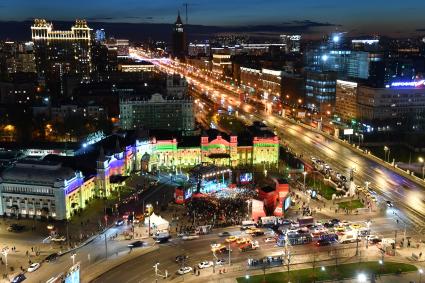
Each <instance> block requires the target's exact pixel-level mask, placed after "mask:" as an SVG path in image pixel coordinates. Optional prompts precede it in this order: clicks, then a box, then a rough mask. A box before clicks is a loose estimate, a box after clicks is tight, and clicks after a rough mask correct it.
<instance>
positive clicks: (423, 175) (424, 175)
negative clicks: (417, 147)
mask: <svg viewBox="0 0 425 283" xmlns="http://www.w3.org/2000/svg"><path fill="white" fill-rule="evenodd" d="M418 160H419V162H420V163H422V179H425V167H424V165H425V164H424V161H425V160H424V159H423V157H419V158H418Z"/></svg>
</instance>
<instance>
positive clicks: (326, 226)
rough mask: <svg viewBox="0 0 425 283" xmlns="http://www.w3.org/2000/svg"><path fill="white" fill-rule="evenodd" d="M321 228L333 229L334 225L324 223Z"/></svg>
mask: <svg viewBox="0 0 425 283" xmlns="http://www.w3.org/2000/svg"><path fill="white" fill-rule="evenodd" d="M323 226H324V227H325V228H332V227H334V224H333V223H331V222H326V223H324V224H323Z"/></svg>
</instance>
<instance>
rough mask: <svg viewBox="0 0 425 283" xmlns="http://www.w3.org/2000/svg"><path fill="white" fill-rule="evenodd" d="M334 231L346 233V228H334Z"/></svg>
mask: <svg viewBox="0 0 425 283" xmlns="http://www.w3.org/2000/svg"><path fill="white" fill-rule="evenodd" d="M334 231H335V232H345V227H344V226H336V227H334Z"/></svg>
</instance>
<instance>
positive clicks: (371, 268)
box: [237, 261, 418, 283]
mask: <svg viewBox="0 0 425 283" xmlns="http://www.w3.org/2000/svg"><path fill="white" fill-rule="evenodd" d="M282 268H284V267H282ZM417 270H418V269H417V267H416V266H414V265H412V264H406V263H398V262H385V263H383V264H382V265H381V264H379V263H378V262H375V261H369V262H360V263H349V264H341V265H338V266H327V267H326V268H325V269H324V270H322V268H321V267H317V268H315V269H313V268H308V269H299V270H293V271H290V272H289V273H288V272H275V273H270V274H266V275H265V276H264V275H262V274H261V275H254V276H249V277H239V278H237V281H238V283H264V282H266V283H278V282H279V283H281V282H288V281H289V280H292V281H294V282H299V283H311V282H313V281H315V280H317V281H321V280H331V279H339V280H340V279H348V278H355V277H357V276H358V275H359V274H362V273H363V274H365V275H366V276H367V277H368V278H371V276H372V275H385V274H396V273H399V272H411V271H417ZM264 279H265V280H264Z"/></svg>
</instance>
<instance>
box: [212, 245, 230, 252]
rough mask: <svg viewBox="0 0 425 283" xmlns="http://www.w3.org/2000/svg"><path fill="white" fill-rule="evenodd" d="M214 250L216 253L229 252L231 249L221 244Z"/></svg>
mask: <svg viewBox="0 0 425 283" xmlns="http://www.w3.org/2000/svg"><path fill="white" fill-rule="evenodd" d="M231 251H232V250H230V252H231ZM214 252H215V253H228V252H229V249H228V248H227V247H225V246H221V247H220V248H218V249H216V250H215V251H214Z"/></svg>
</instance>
